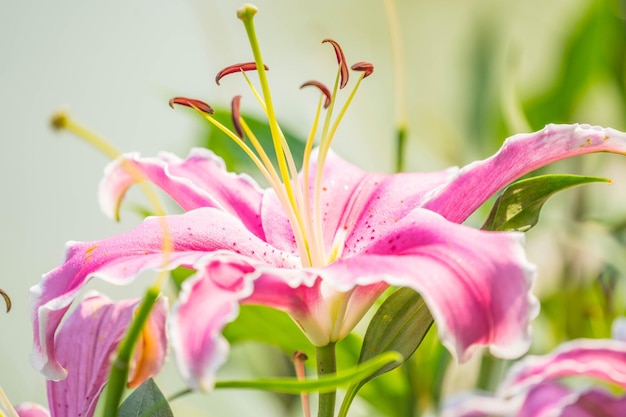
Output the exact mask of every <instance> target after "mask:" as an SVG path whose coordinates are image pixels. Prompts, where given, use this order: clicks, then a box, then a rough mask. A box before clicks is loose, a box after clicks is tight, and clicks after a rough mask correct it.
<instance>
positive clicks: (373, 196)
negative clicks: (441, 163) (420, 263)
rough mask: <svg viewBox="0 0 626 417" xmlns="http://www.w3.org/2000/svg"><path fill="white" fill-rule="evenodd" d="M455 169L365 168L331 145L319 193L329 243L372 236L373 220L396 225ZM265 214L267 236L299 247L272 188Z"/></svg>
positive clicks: (312, 174)
mask: <svg viewBox="0 0 626 417" xmlns="http://www.w3.org/2000/svg"><path fill="white" fill-rule="evenodd" d="M317 152H318V149H315V150H314V151H313V154H312V157H311V159H312V160H313V161H317ZM316 169H317V164H316V163H313V164H311V167H310V169H309V172H308V176H309V184H311V185H310V186H309V190H308V192H309V197H310V199H311V200H312V199H313V196H314V189H313V185H312V184H314V183H315V180H314V179H315V173H316ZM457 173H458V169H457V168H449V169H446V170H442V171H437V172H407V173H400V174H395V175H386V174H380V173H367V172H365V171H363V170H361V169H360V168H358V167H357V166H355V165H353V164H350V163H349V162H347V161H345V160H343V159H342V158H341V157H339V156H338V155H337V154H336V153H334V152H333V151H332V150H330V151H329V152H328V155H327V157H326V163H325V164H324V171H323V177H322V178H323V181H322V184H321V195H320V207H321V213H320V214H321V216H322V222H323V223H322V226H323V231H322V232H323V235H324V244H325V247H326V248H327V249H330V248H331V247H336V248H339V249H340V250H342V249H343V246H344V242H346V240H348V241H349V242H348V245H347V246H348V247H353V244H354V241H355V240H360V239H359V238H360V237H361V236H364V235H366V234H367V236H368V238H369V234H370V233H371V228H372V225H375V226H378V230H379V231H380V232H382V231H383V230H382V229H383V228H384V227H385V228H387V227H393V225H394V223H395V222H396V221H397V220H398V219H400V218H402V217H404V216H405V215H406V214H407V213H408V212H409V211H411V210H413V209H414V208H415V207H419V206H421V205H422V204H423V203H424V202H426V201H427V200H428V198H430V197H431V195H432V194H433V193H434V192H435V190H437V189H438V188H439V187H442V186H444V185H446V184H447V183H448V182H449V181H450V180H452V179H453V178H455V177H456V175H457ZM303 175H304V174H302V175H301V178H300V181H301V182H303V179H302V176H303ZM262 217H263V225H264V228H265V233H266V236H267V241H268V242H270V243H272V244H273V245H274V246H276V247H279V248H281V249H283V250H288V251H291V252H294V253H295V252H296V249H295V239H294V237H293V231H292V229H291V225H290V223H289V220H288V218H287V216H286V215H285V214H284V210H283V208H282V206H281V205H280V202H279V201H278V198H277V197H276V194H275V193H274V192H273V191H272V190H270V191H268V192H267V193H266V195H265V196H264V199H263V208H262Z"/></svg>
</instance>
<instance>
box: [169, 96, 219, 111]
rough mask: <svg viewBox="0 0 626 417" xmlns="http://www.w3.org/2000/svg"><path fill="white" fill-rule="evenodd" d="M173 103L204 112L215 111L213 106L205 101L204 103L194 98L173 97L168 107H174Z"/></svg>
mask: <svg viewBox="0 0 626 417" xmlns="http://www.w3.org/2000/svg"><path fill="white" fill-rule="evenodd" d="M174 104H179V105H181V106H186V107H191V108H192V109H195V110H198V111H201V112H203V113H206V114H213V113H214V112H215V111H214V110H213V108H212V107H211V106H209V105H208V104H207V103H205V102H204V101H200V100H196V99H194V98H186V97H174V98H172V99H171V100H170V107H171V108H174Z"/></svg>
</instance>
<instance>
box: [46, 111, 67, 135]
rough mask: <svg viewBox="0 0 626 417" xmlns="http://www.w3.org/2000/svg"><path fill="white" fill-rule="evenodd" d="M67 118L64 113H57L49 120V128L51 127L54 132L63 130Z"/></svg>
mask: <svg viewBox="0 0 626 417" xmlns="http://www.w3.org/2000/svg"><path fill="white" fill-rule="evenodd" d="M69 118H70V117H69V116H68V115H67V113H66V112H65V111H62V110H61V111H58V112H56V113H54V114H53V115H52V117H51V118H50V126H52V128H53V129H54V130H61V129H64V128H65V127H66V126H67V124H68V121H69Z"/></svg>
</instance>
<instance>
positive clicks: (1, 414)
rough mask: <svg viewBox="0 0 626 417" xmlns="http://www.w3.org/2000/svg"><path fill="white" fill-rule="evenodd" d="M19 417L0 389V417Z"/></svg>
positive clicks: (0, 388)
mask: <svg viewBox="0 0 626 417" xmlns="http://www.w3.org/2000/svg"><path fill="white" fill-rule="evenodd" d="M5 416H6V417H19V416H18V414H17V411H15V408H13V406H12V405H11V401H9V399H8V398H7V396H6V394H5V393H4V391H3V390H2V387H0V417H5Z"/></svg>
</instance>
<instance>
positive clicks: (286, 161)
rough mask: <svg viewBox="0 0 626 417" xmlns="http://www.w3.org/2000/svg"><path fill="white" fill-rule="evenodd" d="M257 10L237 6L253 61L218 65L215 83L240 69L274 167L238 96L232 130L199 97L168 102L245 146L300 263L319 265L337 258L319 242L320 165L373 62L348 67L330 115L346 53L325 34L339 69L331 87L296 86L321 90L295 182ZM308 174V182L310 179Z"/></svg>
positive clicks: (250, 7) (313, 82)
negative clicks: (351, 82) (354, 76)
mask: <svg viewBox="0 0 626 417" xmlns="http://www.w3.org/2000/svg"><path fill="white" fill-rule="evenodd" d="M256 12H257V9H256V7H254V6H252V5H244V6H243V7H242V8H240V9H239V10H238V11H237V16H238V17H239V19H241V20H242V22H243V24H244V27H245V29H246V33H247V35H248V39H249V41H250V46H251V49H252V53H253V56H254V61H253V62H246V63H241V64H236V65H231V66H229V67H227V68H225V69H223V70H222V71H220V72H219V73H218V75H217V77H216V82H217V83H218V85H219V82H220V80H221V79H222V78H223V77H225V76H226V75H229V74H233V73H241V74H242V75H243V76H244V77H245V79H246V82H247V83H248V86H249V87H250V90H251V91H252V93H253V94H254V96H255V97H256V99H257V101H258V102H259V105H260V106H261V108H262V110H263V112H264V113H265V115H266V117H267V120H268V124H269V128H270V133H271V136H272V145H273V148H274V152H275V154H276V159H277V166H274V163H272V161H271V160H270V158H269V156H268V154H267V152H266V150H265V149H263V146H261V143H260V142H259V140H258V139H257V138H256V136H255V135H254V133H253V132H252V131H251V129H250V128H249V126H248V125H247V123H246V121H245V120H244V118H243V117H242V116H241V114H240V111H239V105H240V101H241V97H240V96H236V97H235V98H234V99H233V101H232V119H233V127H234V132H233V131H232V130H231V129H229V128H227V127H226V126H224V125H223V124H222V123H220V122H219V121H217V120H216V119H215V118H214V117H213V116H212V114H213V109H212V108H211V106H209V105H208V104H206V103H204V102H202V101H199V100H195V99H189V98H184V97H175V98H173V99H172V100H170V105H173V104H180V105H184V106H187V107H191V108H193V109H195V110H196V111H198V112H199V113H201V114H202V116H203V117H204V118H205V119H207V120H208V121H209V122H210V123H212V124H213V125H214V126H215V127H217V128H218V129H220V130H221V131H222V132H224V133H225V134H226V135H227V136H228V137H229V138H230V139H232V140H233V141H234V142H235V143H236V144H237V145H239V146H240V147H241V148H242V149H243V150H244V152H245V153H246V154H247V155H248V156H249V157H250V159H251V160H252V162H254V164H255V165H256V166H257V167H258V169H259V170H260V172H261V174H262V175H263V176H264V177H265V179H266V180H267V182H268V183H269V185H270V186H271V187H272V188H273V189H274V191H275V192H276V195H277V196H278V199H279V201H280V203H281V205H282V206H283V208H284V210H285V212H286V214H287V217H288V218H289V222H290V224H291V228H292V230H293V234H294V237H295V241H296V246H297V248H298V252H299V255H300V259H301V262H302V266H303V267H309V266H324V265H327V264H329V263H331V262H332V261H334V260H335V259H336V257H337V253H335V252H336V250H332V249H331V250H330V253H327V251H328V248H326V247H325V245H324V236H323V224H322V212H321V195H322V180H323V174H324V164H325V162H326V158H327V156H328V152H329V150H330V145H331V143H332V140H333V137H334V135H335V132H336V131H337V128H338V126H339V123H340V122H341V120H342V118H343V116H344V115H345V113H346V111H347V109H348V107H349V105H350V103H351V101H352V99H353V98H354V95H355V94H356V91H357V90H358V87H359V85H360V83H361V81H362V80H363V78H365V77H367V76H369V75H371V74H372V72H373V70H374V67H373V65H372V64H370V63H367V62H359V63H357V64H355V65H353V66H352V70H354V71H359V72H361V76H360V77H359V79H358V81H357V83H356V84H355V86H354V88H353V89H352V91H351V93H350V94H349V96H348V98H347V99H346V101H345V102H344V104H343V106H342V107H341V109H340V110H339V112H338V113H337V115H336V117H333V112H334V110H335V103H336V98H337V93H338V91H339V90H340V89H343V88H344V87H345V86H346V85H347V84H348V79H349V70H348V65H347V63H346V58H345V55H344V53H343V51H342V49H341V47H340V46H339V44H338V43H337V42H335V41H333V40H332V39H325V40H324V41H322V43H330V44H331V45H332V47H333V48H334V51H335V55H336V57H337V62H338V64H339V69H338V71H337V76H336V78H335V83H334V86H333V89H332V92H331V90H329V89H328V88H327V87H326V86H325V85H324V84H322V83H320V82H319V81H307V82H305V83H304V84H302V86H301V88H302V87H306V86H314V87H316V88H318V89H319V90H320V92H321V96H320V99H319V103H318V106H317V111H316V114H315V119H314V121H313V125H312V127H311V131H310V132H309V135H308V137H307V141H306V144H305V148H304V156H303V160H302V172H303V175H302V177H303V178H302V183H300V182H299V181H298V171H297V168H296V163H295V160H294V157H293V155H292V153H291V151H290V149H289V145H288V143H287V141H286V139H285V135H284V134H283V132H282V130H281V128H280V125H279V124H278V121H277V118H276V113H275V110H274V105H273V102H272V96H271V93H270V88H269V83H268V80H267V71H268V70H269V68H268V67H267V66H266V65H265V64H264V62H263V57H262V55H261V50H260V48H259V44H258V40H257V37H256V32H255V29H254V20H253V17H254V15H255V14H256ZM251 70H255V71H257V73H258V77H259V84H260V85H261V94H259V92H258V91H257V90H256V88H255V87H254V85H253V84H252V82H251V80H250V79H249V78H248V76H247V74H246V72H247V71H251ZM323 110H324V111H325V115H324V116H323V119H324V120H323V122H322V111H323ZM320 125H321V131H320V132H319V134H318V128H319V127H320ZM316 138H319V139H318V152H317V159H316V161H315V162H316V168H315V173H314V175H311V176H310V175H309V172H310V168H311V159H312V150H313V144H314V142H315V140H316ZM245 139H248V141H249V143H250V145H251V146H249V145H248V143H247V141H246V140H245ZM311 177H312V180H313V184H310V181H311Z"/></svg>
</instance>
